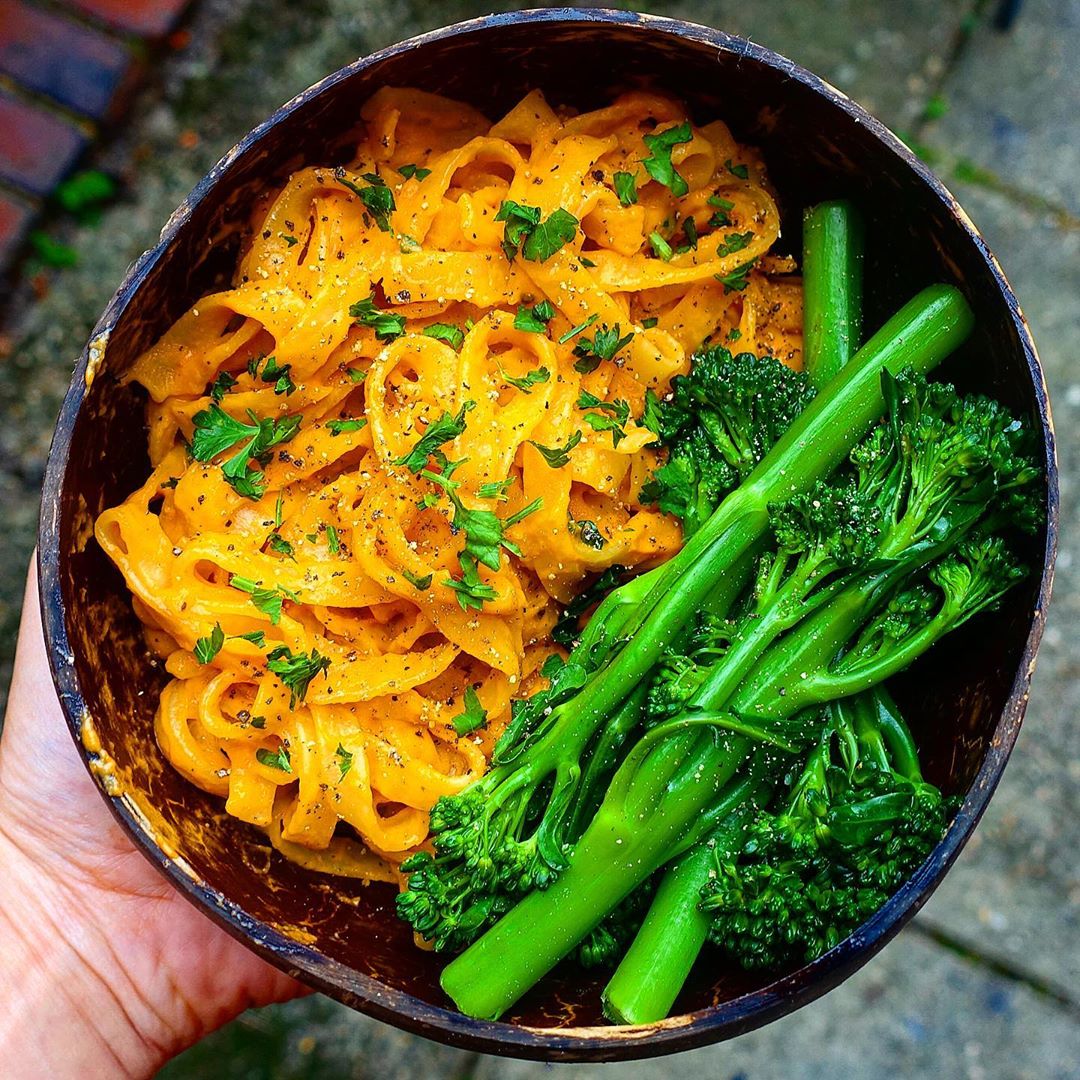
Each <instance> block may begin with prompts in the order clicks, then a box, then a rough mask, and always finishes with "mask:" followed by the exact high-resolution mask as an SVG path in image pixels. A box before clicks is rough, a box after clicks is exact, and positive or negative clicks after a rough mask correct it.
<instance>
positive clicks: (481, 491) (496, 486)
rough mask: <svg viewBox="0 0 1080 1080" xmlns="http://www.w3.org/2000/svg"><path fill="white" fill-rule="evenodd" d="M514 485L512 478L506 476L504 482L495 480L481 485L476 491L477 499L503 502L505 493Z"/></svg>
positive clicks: (505, 496)
mask: <svg viewBox="0 0 1080 1080" xmlns="http://www.w3.org/2000/svg"><path fill="white" fill-rule="evenodd" d="M513 485H514V478H513V477H512V476H508V477H507V478H506V479H505V480H495V481H493V482H492V483H490V484H481V485H480V487H479V488H478V489H477V492H476V494H477V497H478V498H481V499H498V500H500V501H501V502H505V501H506V498H507V492H508V491H509V490H510V488H511V487H513Z"/></svg>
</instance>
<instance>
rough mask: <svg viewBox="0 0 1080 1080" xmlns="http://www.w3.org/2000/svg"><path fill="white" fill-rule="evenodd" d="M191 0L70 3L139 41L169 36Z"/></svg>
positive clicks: (84, 0)
mask: <svg viewBox="0 0 1080 1080" xmlns="http://www.w3.org/2000/svg"><path fill="white" fill-rule="evenodd" d="M188 2H189V0H69V3H70V5H71V6H72V7H74V8H77V9H78V10H80V11H83V12H85V13H86V14H87V15H92V16H93V17H94V18H95V19H100V20H101V21H102V22H104V23H107V24H108V25H109V26H113V27H115V28H116V29H117V30H122V31H123V32H124V33H126V34H135V35H137V36H138V37H144V38H157V37H162V36H164V35H165V34H167V33H168V32H169V31H170V30H171V29H172V28H173V26H175V25H176V22H177V20H178V19H179V18H180V15H181V14H182V13H183V11H184V8H186V7H187V6H188Z"/></svg>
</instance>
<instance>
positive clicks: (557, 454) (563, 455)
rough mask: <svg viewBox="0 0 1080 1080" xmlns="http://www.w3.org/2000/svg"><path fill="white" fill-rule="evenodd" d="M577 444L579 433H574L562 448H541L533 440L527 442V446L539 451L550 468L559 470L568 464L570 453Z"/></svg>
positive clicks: (579, 439)
mask: <svg viewBox="0 0 1080 1080" xmlns="http://www.w3.org/2000/svg"><path fill="white" fill-rule="evenodd" d="M579 442H581V432H580V431H575V432H574V434H573V435H571V436H570V438H568V439H567V440H566V442H565V443H563V445H562V446H542V445H541V444H540V443H538V442H536V441H535V440H534V439H530V440H529V445H530V446H535V447H536V449H537V450H539V451H540V454H541V455H542V456H543V459H544V460H545V461H546V462H547V463H548V465H549V466H551V468H553V469H561V468H562V467H563V466H564V465H566V464H568V463H569V461H570V451H571V450H573V449H574V447H575V446H577V444H578V443H579Z"/></svg>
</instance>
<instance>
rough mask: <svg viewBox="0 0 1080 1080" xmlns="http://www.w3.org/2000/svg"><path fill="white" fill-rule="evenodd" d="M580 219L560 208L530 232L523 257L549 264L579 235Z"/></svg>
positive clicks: (522, 251)
mask: <svg viewBox="0 0 1080 1080" xmlns="http://www.w3.org/2000/svg"><path fill="white" fill-rule="evenodd" d="M577 230H578V219H577V218H576V217H574V215H573V214H571V213H569V212H568V211H566V210H563V209H562V207H560V208H559V209H558V210H555V211H553V212H552V213H551V215H550V216H549V217H547V218H545V219H544V220H543V221H542V222H540V224H539V225H537V226H536V227H535V228H534V229H532V230H531V231H530V232H529V235H528V236H527V237H526V238H525V243H524V244H522V246H521V255H522V257H523V258H525V259H527V260H528V261H529V262H541V263H542V262H547V260H548V259H550V258H551V256H552V255H554V254H555V252H556V251H558V250H559V249H560V248H561V247H563V246H564V245H566V244H569V243H570V241H571V240H573V239H574V237H575V236H576V235H577Z"/></svg>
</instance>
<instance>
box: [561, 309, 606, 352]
mask: <svg viewBox="0 0 1080 1080" xmlns="http://www.w3.org/2000/svg"><path fill="white" fill-rule="evenodd" d="M599 318H600V316H599V315H590V316H589V317H588V318H587V319H586V320H585V321H584V322H583V323H578V324H577V326H573V327H571V328H570V329H569V330H567V331H566V333H565V334H563V336H562V337H561V338H559V344H560V345H565V344H566V343H567V342H568V341H569V340H570V339H571V338H572V337H577V335H578V334H580V333H581V331H582V330H588V329H589V327H590V326H592V324H593V323H594V322H596V320H597V319H599Z"/></svg>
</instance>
